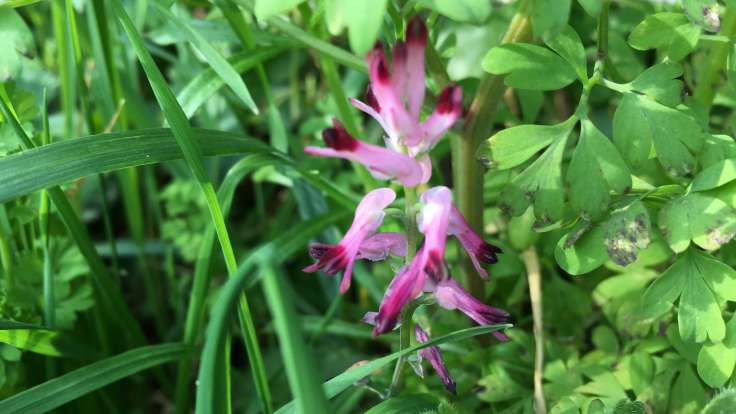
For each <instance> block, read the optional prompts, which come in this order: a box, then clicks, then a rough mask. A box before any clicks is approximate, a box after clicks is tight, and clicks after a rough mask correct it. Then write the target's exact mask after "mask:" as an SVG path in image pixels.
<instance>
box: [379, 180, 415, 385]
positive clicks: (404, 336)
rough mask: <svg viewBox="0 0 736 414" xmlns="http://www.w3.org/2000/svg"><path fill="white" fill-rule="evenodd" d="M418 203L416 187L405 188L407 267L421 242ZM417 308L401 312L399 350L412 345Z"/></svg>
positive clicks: (398, 374)
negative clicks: (414, 317)
mask: <svg viewBox="0 0 736 414" xmlns="http://www.w3.org/2000/svg"><path fill="white" fill-rule="evenodd" d="M416 203H417V190H416V188H414V187H404V204H405V206H404V211H405V220H406V221H405V232H406V265H407V266H409V264H410V263H411V261H412V259H413V258H414V256H415V255H416V253H417V245H418V242H419V229H418V228H417V212H416V208H415V205H416ZM416 308H417V302H416V301H412V302H411V303H409V304H407V305H406V306H405V307H404V309H403V310H402V311H401V326H400V327H399V350H403V349H406V348H408V347H409V346H410V345H411V332H412V330H413V320H412V317H413V315H414V310H415V309H416ZM406 358H407V357H406V356H402V357H400V358H399V359H398V360H396V365H395V366H394V375H393V378H392V379H391V387H390V388H389V390H388V394H387V397H386V398H388V397H390V396H391V395H393V394H395V393H396V392H398V391H399V389H400V388H401V386H402V379H403V378H402V377H403V375H404V367H405V365H406Z"/></svg>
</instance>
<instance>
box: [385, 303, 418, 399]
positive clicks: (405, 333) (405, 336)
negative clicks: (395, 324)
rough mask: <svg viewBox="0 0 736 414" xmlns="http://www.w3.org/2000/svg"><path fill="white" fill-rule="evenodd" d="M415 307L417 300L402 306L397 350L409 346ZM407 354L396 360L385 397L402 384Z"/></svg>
mask: <svg viewBox="0 0 736 414" xmlns="http://www.w3.org/2000/svg"><path fill="white" fill-rule="evenodd" d="M416 309H417V301H413V302H411V303H409V304H408V305H406V306H404V309H403V310H402V311H401V326H400V327H399V351H403V350H404V349H407V348H409V347H410V346H411V333H412V331H413V330H414V321H413V319H412V318H413V316H414V311H415V310H416ZM407 359H408V356H407V355H402V356H401V357H399V359H398V360H396V365H395V366H394V374H393V376H392V377H391V386H390V387H389V389H388V393H386V399H388V398H391V397H392V396H393V395H395V394H396V393H397V392H399V390H401V387H402V386H403V382H404V381H403V380H404V368H405V367H406V361H407Z"/></svg>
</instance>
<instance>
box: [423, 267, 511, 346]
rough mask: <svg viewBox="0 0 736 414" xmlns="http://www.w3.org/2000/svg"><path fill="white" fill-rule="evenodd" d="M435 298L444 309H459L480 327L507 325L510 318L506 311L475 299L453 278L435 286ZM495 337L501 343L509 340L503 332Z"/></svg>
mask: <svg viewBox="0 0 736 414" xmlns="http://www.w3.org/2000/svg"><path fill="white" fill-rule="evenodd" d="M434 297H435V298H436V299H437V303H438V304H439V305H440V306H442V307H443V308H445V309H448V310H453V309H459V310H460V311H461V312H462V313H464V314H466V315H468V317H470V319H472V320H474V321H475V322H476V323H477V324H479V325H495V324H500V323H505V322H506V320H507V319H508V316H509V314H508V313H506V311H504V310H502V309H498V308H494V307H491V306H488V305H486V304H485V303H483V302H481V301H479V300H478V299H476V298H474V297H473V296H471V295H470V293H468V292H466V291H465V289H463V288H462V287H461V286H460V284H459V283H457V281H455V280H454V279H452V278H447V279H445V280H443V281H441V282H439V283H438V284H437V286H435V288H434ZM493 335H494V336H495V337H496V338H498V339H499V340H501V341H505V340H507V339H508V338H507V337H506V335H504V334H503V333H501V332H494V333H493Z"/></svg>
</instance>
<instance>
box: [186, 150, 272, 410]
mask: <svg viewBox="0 0 736 414" xmlns="http://www.w3.org/2000/svg"><path fill="white" fill-rule="evenodd" d="M273 163H274V160H273V157H271V156H269V155H267V154H255V155H249V156H247V157H245V158H243V159H242V160H240V161H238V162H237V163H235V164H234V165H233V166H232V167H231V168H230V170H229V171H228V173H227V175H225V178H224V179H223V181H222V184H221V185H220V188H219V190H218V191H217V197H218V199H219V201H220V204H221V205H222V213H223V215H224V216H225V217H227V216H228V214H229V212H230V207H231V205H232V199H233V194H234V193H235V188H236V187H237V186H238V184H239V183H240V182H241V181H242V180H243V178H245V177H246V176H247V175H248V174H249V173H250V172H251V171H253V170H255V169H257V168H259V167H261V166H264V165H273ZM214 254H215V228H214V227H213V226H212V225H210V226H209V227H208V228H207V230H206V231H205V234H204V237H203V239H202V243H201V244H200V247H199V252H198V254H197V261H196V264H195V267H194V276H193V281H192V290H191V293H190V296H189V306H188V307H187V316H186V322H185V325H184V340H183V342H184V343H185V344H188V345H195V344H196V342H197V339H198V338H199V336H200V334H201V332H202V324H203V322H204V317H205V306H204V304H205V300H206V298H207V296H208V290H209V286H210V280H211V273H210V272H211V264H212V256H213V255H214ZM192 368H193V363H192V361H189V360H184V361H180V362H179V366H178V368H177V377H176V394H175V398H174V401H175V407H176V412H177V413H186V412H189V405H190V404H189V400H190V389H189V388H190V383H189V376H190V375H191V373H192Z"/></svg>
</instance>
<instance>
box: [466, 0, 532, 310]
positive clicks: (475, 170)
mask: <svg viewBox="0 0 736 414" xmlns="http://www.w3.org/2000/svg"><path fill="white" fill-rule="evenodd" d="M530 6H531V2H530V1H529V0H523V1H522V3H521V5H520V6H519V9H518V11H517V12H516V15H514V17H513V19H512V20H511V23H510V25H509V28H508V30H507V31H506V34H505V35H504V37H503V40H502V43H512V42H519V41H524V40H527V39H530V38H531V35H532V30H531V21H530V17H529V12H530ZM505 90H506V86H505V85H504V83H503V76H498V75H493V76H487V77H485V78H484V79H483V80H482V82H481V84H480V86H479V87H478V91H477V92H476V95H475V97H474V98H473V102H472V103H471V105H470V110H469V115H468V118H467V120H466V121H465V125H464V128H463V129H464V131H463V137H462V139H460V141H459V143H458V144H457V145H455V146H454V148H453V149H455V148H456V149H457V152H458V154H457V156H455V157H453V161H457V162H456V163H455V165H454V168H455V169H456V170H457V173H456V174H455V176H456V177H457V178H458V185H457V187H456V188H457V190H458V201H459V208H460V211H461V212H462V213H463V215H464V216H465V219H466V220H467V221H468V224H469V225H470V226H471V227H472V228H473V229H474V230H475V231H477V232H479V233H482V231H483V172H484V167H483V165H482V164H481V163H480V162H479V161H478V160H477V158H476V156H475V153H476V151H477V149H478V145H479V144H480V143H481V142H482V140H484V139H486V138H488V137H489V136H490V134H491V132H492V131H493V120H494V119H495V115H496V109H497V108H498V103H499V102H500V101H501V99H502V97H503V93H504V91H505ZM464 268H465V276H466V284H467V286H468V288H469V289H470V292H471V293H472V294H473V295H476V296H482V295H483V292H484V289H485V288H484V286H483V281H482V280H481V279H480V278H478V277H476V276H475V269H474V267H473V264H472V262H471V261H470V259H467V260H466V262H465V266H464Z"/></svg>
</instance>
